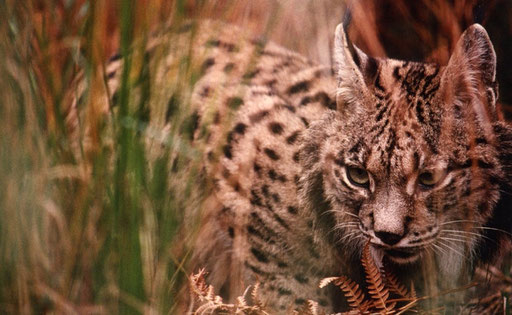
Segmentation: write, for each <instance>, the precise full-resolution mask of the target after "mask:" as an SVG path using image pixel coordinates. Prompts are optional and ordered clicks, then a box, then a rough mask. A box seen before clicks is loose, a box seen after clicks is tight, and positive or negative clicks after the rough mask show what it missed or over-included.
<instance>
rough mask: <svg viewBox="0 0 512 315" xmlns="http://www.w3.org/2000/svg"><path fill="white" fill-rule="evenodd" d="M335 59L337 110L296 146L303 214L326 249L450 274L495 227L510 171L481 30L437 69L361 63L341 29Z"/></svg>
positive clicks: (474, 29) (492, 61)
mask: <svg viewBox="0 0 512 315" xmlns="http://www.w3.org/2000/svg"><path fill="white" fill-rule="evenodd" d="M334 58H335V62H336V68H335V70H336V74H337V79H338V90H337V110H336V111H331V112H329V113H328V114H326V115H325V116H324V118H323V119H322V120H321V121H318V122H317V123H315V124H313V125H312V126H310V128H309V129H308V130H307V131H306V133H305V136H304V139H303V145H302V163H303V170H304V173H303V176H302V178H301V187H302V188H301V189H302V190H301V192H302V197H301V198H302V202H303V203H304V206H305V208H306V209H309V210H310V211H311V212H312V213H315V215H316V218H318V221H317V222H319V223H318V224H317V226H320V227H323V228H322V230H323V231H324V233H325V235H328V237H329V239H330V241H331V242H332V244H334V246H343V247H345V248H351V249H354V250H357V249H358V250H360V249H361V248H362V244H364V243H365V242H367V241H368V240H369V241H370V243H371V245H372V248H373V251H374V253H376V254H378V255H380V256H381V257H382V256H384V257H387V259H388V260H389V261H391V262H392V263H394V264H397V265H400V264H412V263H416V262H418V261H419V260H420V259H419V258H420V257H422V256H424V255H432V256H433V257H436V260H437V261H438V262H441V265H442V266H441V267H442V268H443V269H444V271H445V272H446V273H457V272H458V271H459V270H460V269H461V267H462V266H463V264H464V263H465V262H468V261H470V260H473V261H474V260H475V259H476V258H478V257H479V255H480V256H481V254H482V252H481V251H480V250H479V246H482V245H485V244H483V242H484V241H485V240H487V239H489V238H491V236H490V234H486V231H487V230H489V231H495V230H493V227H492V224H493V222H494V220H495V217H496V211H497V210H496V209H497V204H498V202H499V201H500V198H501V197H502V195H503V192H502V190H503V185H504V183H505V182H506V179H505V177H506V176H505V175H506V174H505V173H507V172H509V167H508V166H507V165H505V163H506V161H505V160H506V158H504V156H507V155H509V154H510V153H509V151H507V150H509V148H510V145H509V144H508V142H507V141H508V140H507V139H509V138H508V137H510V131H508V130H509V129H508V127H504V124H503V123H501V122H498V121H497V111H496V108H495V103H496V98H497V84H496V81H495V78H496V56H495V53H494V49H493V46H492V44H491V42H490V40H489V37H488V35H487V33H486V31H485V30H484V28H483V27H482V26H480V25H478V24H474V25H473V26H471V27H470V28H468V29H467V30H466V31H465V32H464V33H463V34H462V36H461V38H460V39H459V41H458V43H457V45H456V47H455V50H454V51H453V54H452V55H451V57H450V60H449V62H448V65H446V66H444V67H443V66H438V65H435V64H426V63H418V62H407V61H399V60H393V59H383V58H374V57H371V56H367V55H366V54H365V53H363V52H362V51H361V50H360V49H358V48H357V47H355V46H354V45H352V44H351V42H350V41H349V40H348V38H347V35H346V33H345V31H344V29H343V26H342V25H340V26H338V28H337V30H336V39H335V51H334ZM505 142H507V143H505ZM500 235H501V234H500V233H497V234H496V235H493V236H492V237H498V236H500ZM492 241H493V242H494V243H496V242H498V241H497V240H496V239H493V240H492ZM345 250H346V249H345Z"/></svg>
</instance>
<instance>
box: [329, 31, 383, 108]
mask: <svg viewBox="0 0 512 315" xmlns="http://www.w3.org/2000/svg"><path fill="white" fill-rule="evenodd" d="M334 61H335V67H336V68H335V69H336V77H337V79H338V92H337V104H338V105H337V106H338V110H340V111H341V110H344V108H345V107H346V105H349V104H353V103H357V104H360V103H361V102H363V103H364V99H365V97H367V92H368V85H367V84H371V83H373V81H374V80H375V75H376V74H377V71H378V66H379V65H378V61H377V60H376V59H375V58H372V57H369V56H367V55H366V54H365V53H363V52H362V51H361V50H360V49H359V48H357V47H356V46H355V45H353V44H352V42H351V41H350V40H349V38H348V35H347V33H346V32H345V28H344V26H343V25H342V24H339V25H338V27H336V36H335V40H334Z"/></svg>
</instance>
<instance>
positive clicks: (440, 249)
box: [432, 243, 448, 255]
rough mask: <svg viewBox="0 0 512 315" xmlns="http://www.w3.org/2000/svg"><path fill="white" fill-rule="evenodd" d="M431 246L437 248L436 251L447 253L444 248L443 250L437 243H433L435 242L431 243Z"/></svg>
mask: <svg viewBox="0 0 512 315" xmlns="http://www.w3.org/2000/svg"><path fill="white" fill-rule="evenodd" d="M432 246H433V247H434V248H435V249H437V250H438V252H439V253H440V254H444V255H446V254H448V253H447V252H446V250H445V249H444V248H442V247H441V246H439V245H437V244H435V243H432Z"/></svg>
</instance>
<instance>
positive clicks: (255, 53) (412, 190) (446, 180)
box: [107, 21, 512, 312]
mask: <svg viewBox="0 0 512 315" xmlns="http://www.w3.org/2000/svg"><path fill="white" fill-rule="evenodd" d="M191 33H193V34H194V36H191ZM243 33H244V32H243V30H240V29H237V28H236V27H233V26H229V27H227V25H225V24H220V23H215V22H211V21H207V22H202V23H200V24H195V23H194V24H193V25H192V26H190V27H183V28H182V29H180V30H179V31H174V32H171V34H167V35H166V36H168V37H170V38H172V40H169V41H168V43H170V44H168V45H167V46H168V47H167V46H165V47H164V48H162V47H161V46H158V45H157V44H154V43H153V45H150V46H149V47H150V48H148V49H149V50H148V54H149V56H150V57H151V53H152V51H151V49H153V50H155V49H158V47H160V48H159V49H160V50H159V53H160V54H161V53H162V51H164V53H165V54H168V56H169V57H168V58H163V61H162V63H164V64H162V65H159V66H158V67H157V68H158V69H160V70H159V71H160V73H158V74H157V76H160V77H161V78H162V79H165V78H166V77H169V76H172V75H175V71H177V69H179V68H177V66H175V65H176V64H178V63H179V61H180V60H181V59H180V53H181V54H183V52H184V51H186V52H188V51H192V52H193V53H192V54H191V55H190V56H189V57H190V58H192V61H191V64H197V65H199V66H198V69H199V73H200V76H199V77H198V79H197V81H196V82H195V84H194V86H193V89H192V90H191V92H190V95H191V96H190V97H191V98H190V99H191V106H192V108H193V114H192V116H191V119H192V120H193V121H194V124H192V125H193V127H194V129H193V141H194V143H195V144H197V146H198V147H199V148H201V149H202V151H203V152H204V170H205V174H206V176H207V177H208V178H212V179H213V183H214V189H213V191H212V193H211V195H210V196H208V199H207V202H206V209H205V211H204V217H203V219H202V226H201V228H200V232H199V236H198V240H197V245H196V246H195V253H194V257H193V258H192V262H193V263H194V264H195V265H196V267H197V268H199V267H204V268H206V270H208V271H209V276H208V279H207V280H208V282H209V283H210V284H212V285H213V286H214V287H215V288H216V289H217V290H218V291H219V292H220V294H221V295H222V296H223V297H224V298H226V299H227V300H228V301H229V299H234V298H236V297H237V296H239V295H241V294H242V293H243V292H244V290H245V288H247V286H249V285H251V284H254V283H256V282H260V283H261V291H260V292H262V294H263V295H264V297H265V299H266V302H267V305H268V306H269V307H271V308H272V309H276V310H278V311H281V312H284V311H287V310H293V309H297V308H299V307H301V306H302V305H303V304H304V303H305V302H306V301H307V300H309V299H312V300H315V301H318V302H319V304H320V305H321V306H322V307H324V308H325V310H327V311H339V310H341V309H343V302H341V301H342V300H343V298H342V297H340V296H341V292H338V291H339V290H335V291H334V290H333V291H329V290H328V289H319V288H318V283H319V282H320V280H321V279H322V278H325V277H330V276H340V275H348V276H350V277H351V278H352V279H357V277H361V264H360V258H361V251H362V249H363V246H364V244H365V243H367V242H368V241H369V242H370V243H371V249H372V253H373V256H374V258H375V259H376V262H377V263H378V264H382V263H385V264H387V265H389V266H390V268H394V269H395V270H397V271H399V272H397V273H398V274H399V275H400V276H402V277H403V278H404V279H402V280H404V283H410V281H411V280H414V281H416V283H418V286H419V287H421V283H422V279H423V278H424V277H425V276H427V275H428V276H432V275H435V276H436V277H437V279H436V280H435V281H437V283H438V284H439V285H440V286H441V287H443V286H446V287H448V286H449V285H450V286H452V287H453V286H456V285H457V283H465V281H467V280H468V279H469V274H470V273H471V271H472V268H474V267H475V266H478V265H480V264H484V263H487V262H490V261H492V260H493V259H495V258H496V257H497V256H499V254H500V249H502V248H503V247H504V244H505V242H506V241H507V235H505V233H504V232H503V230H506V231H508V230H509V229H510V227H509V225H510V219H509V216H510V214H509V213H508V211H509V209H507V204H508V202H510V201H509V200H508V199H509V198H510V196H511V189H510V187H509V183H511V182H512V178H511V177H512V129H511V128H510V127H509V126H508V125H507V124H505V123H504V122H503V121H501V120H500V119H499V117H500V115H499V112H498V110H497V108H496V100H497V97H498V90H497V82H496V55H495V52H494V49H493V46H492V44H491V41H490V39H489V37H488V35H487V33H486V31H485V30H484V28H483V27H482V26H480V25H478V24H474V25H472V26H471V27H469V28H468V29H467V30H466V31H465V32H464V33H463V34H462V35H461V37H460V39H459V40H458V42H457V44H456V45H455V48H454V50H453V52H452V54H451V57H450V59H449V62H448V64H447V65H437V64H432V63H421V62H411V61H401V60H394V59H386V58H375V57H372V56H368V55H366V54H365V53H364V52H363V51H361V50H360V49H359V48H357V47H356V46H354V45H353V44H352V43H351V42H350V40H349V38H348V36H347V33H346V32H345V29H344V26H343V25H339V26H338V27H337V29H336V34H335V39H334V54H333V58H334V67H333V68H331V67H328V66H323V65H317V64H315V63H313V62H311V61H309V60H308V59H306V58H304V57H302V56H300V55H298V54H296V53H293V52H291V51H288V50H286V49H283V48H280V47H279V46H277V45H275V44H273V43H271V42H265V41H261V40H253V39H251V37H250V36H248V35H241V34H243ZM150 44H151V43H150ZM155 47H156V48H155ZM119 64H120V61H119V60H113V61H112V62H111V64H110V65H108V66H107V70H111V69H115V68H116V65H117V67H119ZM115 71H116V73H115V74H112V75H109V81H108V84H109V87H110V89H111V90H114V91H115V89H116V88H117V81H118V80H119V73H120V71H118V70H115ZM162 93H168V96H169V100H170V101H169V106H171V105H172V104H173V101H172V100H173V98H174V99H176V98H177V97H180V96H183V95H184V93H185V92H183V91H167V90H166V89H162ZM203 149H204V150H203ZM191 270H192V269H191ZM194 270H195V269H194Z"/></svg>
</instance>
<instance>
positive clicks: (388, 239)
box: [375, 232, 402, 245]
mask: <svg viewBox="0 0 512 315" xmlns="http://www.w3.org/2000/svg"><path fill="white" fill-rule="evenodd" d="M375 235H376V236H377V237H378V238H380V240H381V241H382V242H384V243H385V244H387V245H395V244H396V243H398V242H399V241H400V240H401V239H402V235H399V234H395V233H390V232H375Z"/></svg>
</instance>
